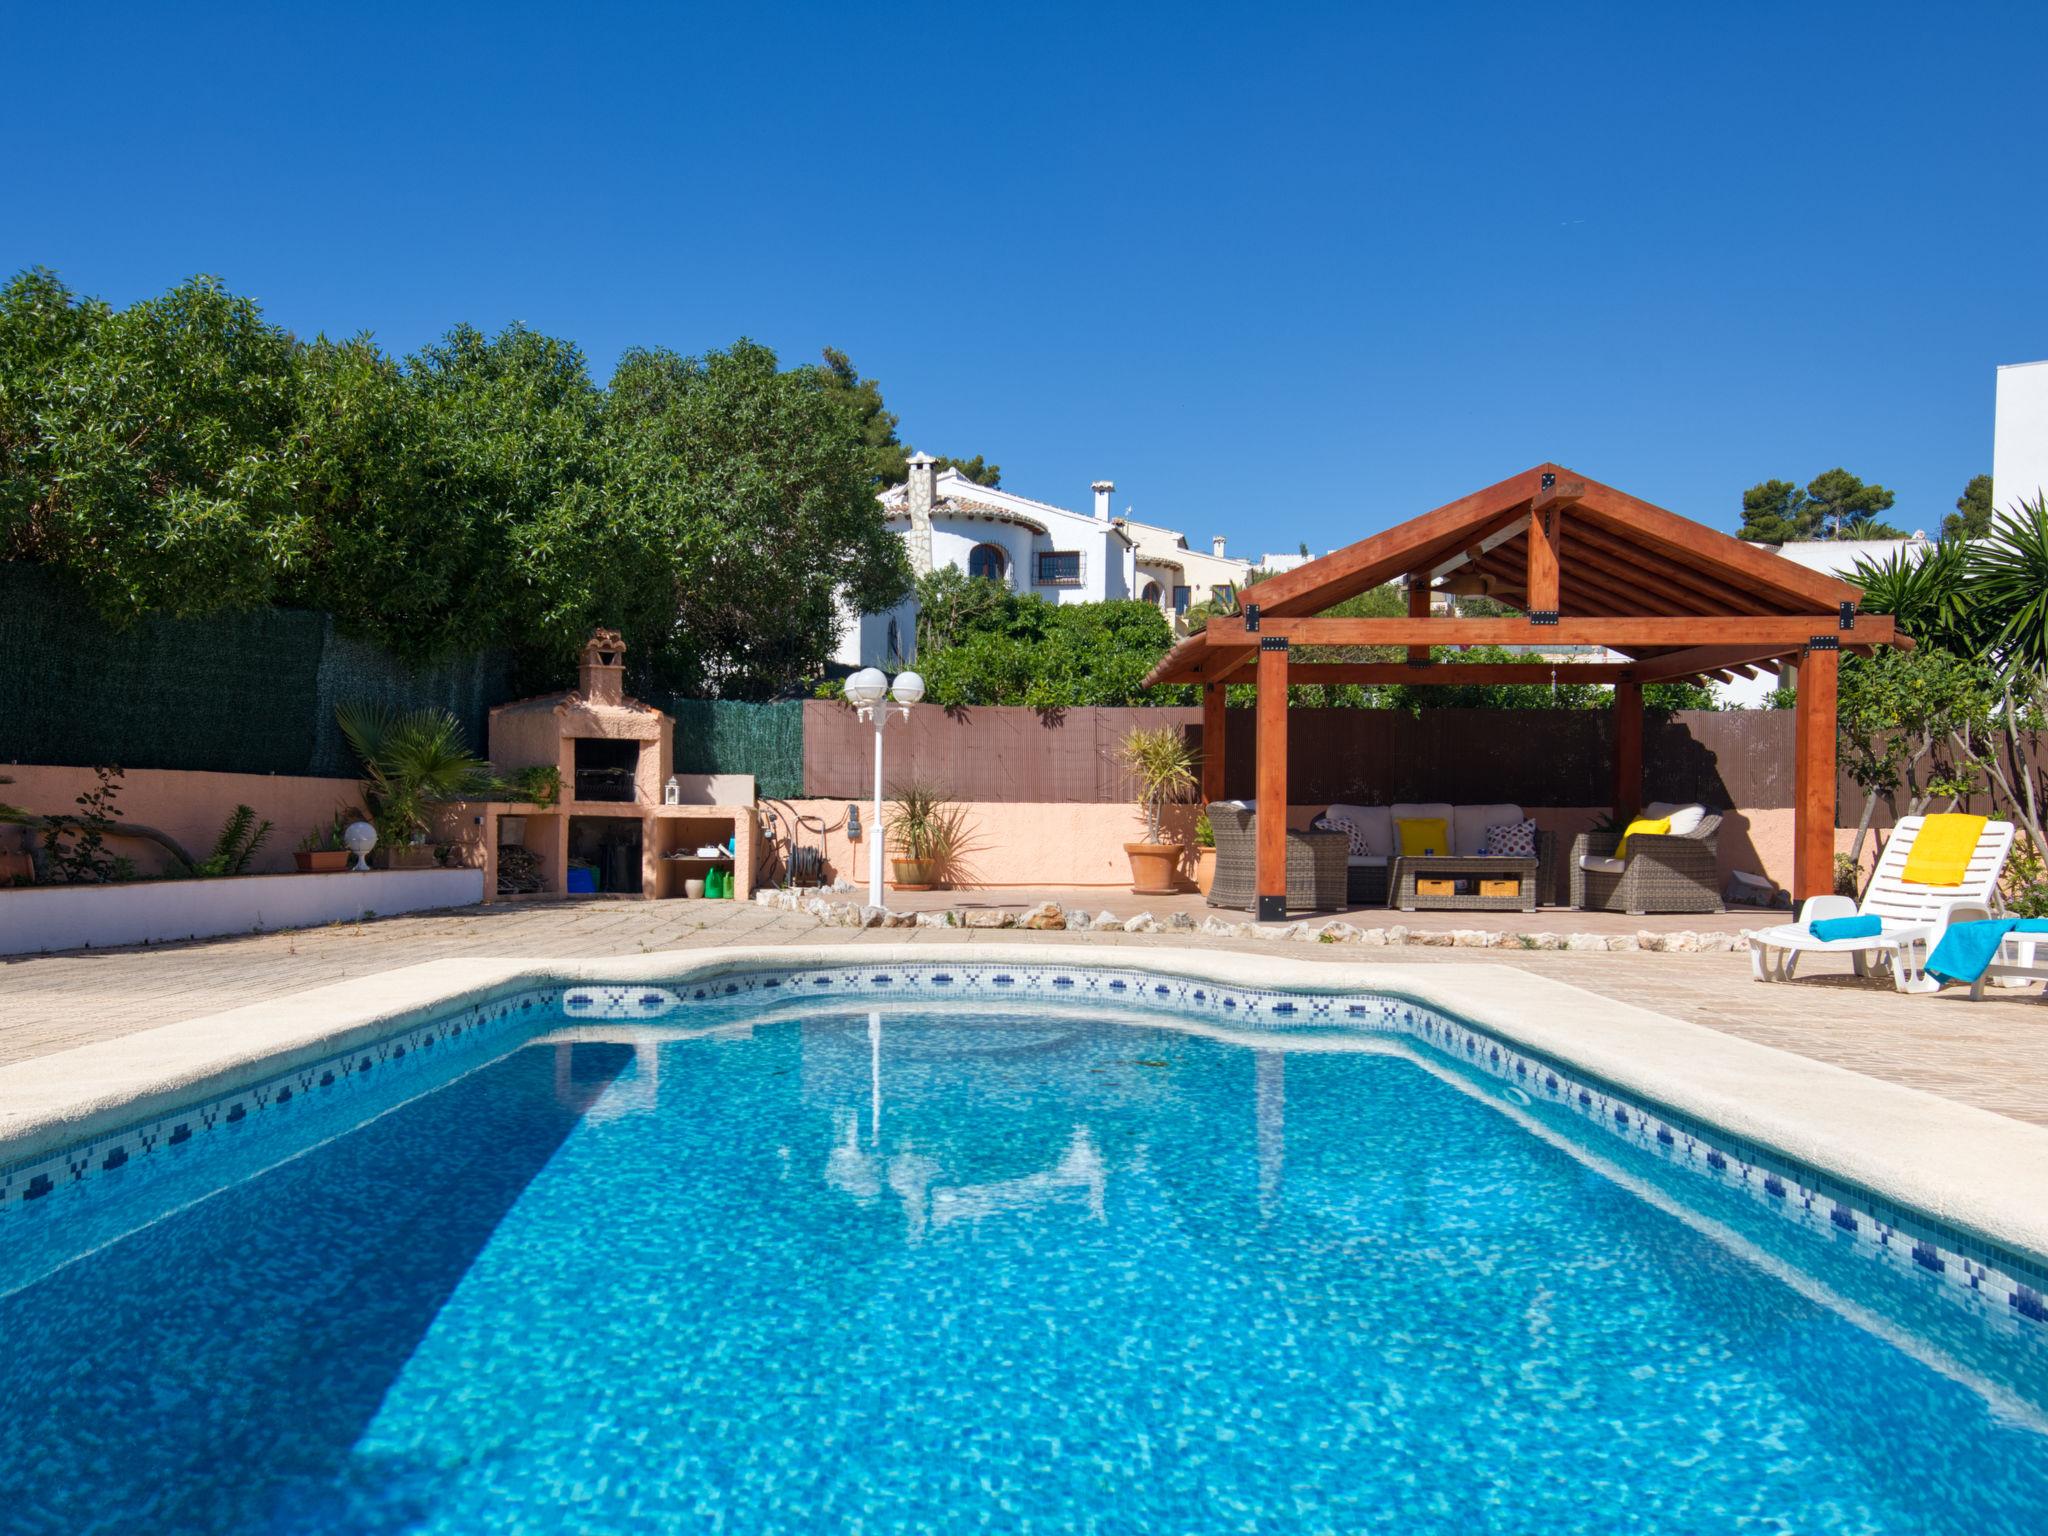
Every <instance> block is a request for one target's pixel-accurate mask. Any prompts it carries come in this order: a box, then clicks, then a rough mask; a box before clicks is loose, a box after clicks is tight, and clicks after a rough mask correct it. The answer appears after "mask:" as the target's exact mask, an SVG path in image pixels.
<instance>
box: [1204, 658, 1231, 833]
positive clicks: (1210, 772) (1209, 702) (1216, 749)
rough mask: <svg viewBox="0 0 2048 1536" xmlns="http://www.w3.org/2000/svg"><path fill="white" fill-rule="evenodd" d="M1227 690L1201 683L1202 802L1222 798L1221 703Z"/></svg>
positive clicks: (1226, 695) (1222, 704)
mask: <svg viewBox="0 0 2048 1536" xmlns="http://www.w3.org/2000/svg"><path fill="white" fill-rule="evenodd" d="M1228 693H1229V690H1228V689H1227V688H1225V687H1224V685H1223V684H1221V683H1204V684H1202V804H1204V805H1212V804H1214V803H1215V802H1216V801H1218V800H1221V799H1222V798H1223V729H1224V725H1223V722H1224V712H1223V706H1224V703H1225V701H1226V699H1227V697H1228Z"/></svg>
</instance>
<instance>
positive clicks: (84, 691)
mask: <svg viewBox="0 0 2048 1536" xmlns="http://www.w3.org/2000/svg"><path fill="white" fill-rule="evenodd" d="M521 681H522V679H520V678H519V676H518V674H517V672H516V670H515V668H514V666H513V663H512V659H511V657H510V656H509V655H508V654H507V653H504V652H495V651H493V652H486V653H484V654H482V655H478V656H470V657H464V658H460V659H457V660H454V661H448V662H443V663H440V664H438V665H435V666H431V667H424V668H407V667H404V666H401V665H400V664H399V663H398V662H397V661H396V660H395V659H393V658H392V657H391V656H390V655H388V654H386V653H385V652H383V651H381V650H379V649H378V648H377V647H375V646H370V645H364V644H363V643H362V642H360V641H357V640H351V639H349V638H348V637H347V636H345V635H342V634H339V633H337V632H336V630H335V627H334V620H333V618H332V617H331V616H330V615H328V614H324V613H312V612H306V611H302V610H296V609H286V608H270V609H262V610H259V611H256V612H253V613H238V614H225V615H218V616H216V617H213V618H205V619H146V620H143V621H142V622H140V623H138V624H135V625H132V626H130V627H127V628H115V627H114V626H112V625H109V624H107V623H106V622H105V621H104V620H102V619H100V618H99V617H98V616H97V615H95V614H94V613H93V611H92V610H91V608H90V607H88V606H87V604H86V602H85V600H84V599H83V597H81V596H80V595H79V593H78V591H77V589H76V587H74V586H73V585H72V584H71V583H70V582H69V581H68V580H66V579H65V578H64V577H62V576H61V575H59V574H58V573H56V572H54V571H50V570H47V569H45V568H44V567H41V566H36V565H23V564H16V563H8V562H0V763H6V762H13V763H57V764H66V765H69V764H78V765H89V764H93V763H119V764H120V765H121V766H122V767H123V768H184V769H192V770H202V771H210V772H216V773H288V774H305V775H310V776H312V777H316V778H338V779H349V778H354V777H355V776H356V775H357V772H358V771H359V770H358V768H357V765H356V762H355V759H354V758H353V757H352V756H350V754H349V750H348V746H347V744H346V743H345V742H344V741H343V740H342V739H341V732H340V730H339V729H338V728H337V727H336V725H335V723H334V706H335V705H336V704H337V703H339V702H340V701H342V700H343V699H381V700H384V701H386V702H388V703H390V704H392V705H394V706H396V707H398V708H402V709H411V708H418V707H422V706H426V705H438V706H440V707H442V708H444V709H447V710H449V711H451V712H452V713H453V714H454V715H455V717H456V718H457V719H458V720H460V721H461V722H462V726H463V730H464V731H465V733H466V734H467V735H468V737H469V741H470V745H471V746H472V747H473V748H474V749H475V750H476V751H478V752H483V751H484V750H485V749H486V745H487V743H488V740H489V724H490V721H489V715H490V711H491V708H492V706H493V705H497V704H502V703H505V702H506V701H507V700H509V699H513V698H517V697H519V696H520V695H521V694H522V693H526V692H540V691H544V688H543V687H541V686H535V685H533V683H532V680H530V679H528V680H525V681H526V682H527V684H528V686H526V687H521V686H520V683H521ZM648 702H649V703H653V704H658V705H660V706H661V707H662V708H664V709H666V710H668V711H670V712H671V713H672V714H674V716H675V717H676V735H675V740H676V770H677V771H678V772H680V773H751V774H753V775H754V779H755V783H756V785H757V788H758V792H759V793H760V794H763V795H769V796H776V797H781V798H787V797H790V796H794V795H800V794H802V793H803V773H804V743H803V728H804V727H803V718H804V717H803V705H802V704H801V703H796V702H792V703H782V704H741V703H732V702H728V701H725V700H712V699H677V698H662V697H652V698H649V699H648Z"/></svg>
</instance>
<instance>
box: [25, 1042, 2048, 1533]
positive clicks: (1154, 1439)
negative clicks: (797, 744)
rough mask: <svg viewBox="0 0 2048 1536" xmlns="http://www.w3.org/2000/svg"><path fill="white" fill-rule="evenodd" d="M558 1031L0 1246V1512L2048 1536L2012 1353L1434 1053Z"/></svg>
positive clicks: (297, 1520) (62, 1525) (2036, 1452)
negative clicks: (231, 1173) (214, 1173)
mask: <svg viewBox="0 0 2048 1536" xmlns="http://www.w3.org/2000/svg"><path fill="white" fill-rule="evenodd" d="M548 1022H551V1023H554V1024H559V1023H560V1022H561V1021H560V1020H559V1019H556V1020H553V1021H548ZM545 1028H546V1024H544V1025H543V1030H545ZM573 1033H574V1035H575V1038H560V1039H552V1040H551V1039H548V1038H546V1036H545V1034H544V1033H543V1035H542V1036H541V1038H539V1039H537V1040H536V1041H535V1043H530V1044H526V1045H523V1046H518V1047H517V1048H513V1049H510V1050H509V1051H508V1053H506V1054H504V1055H502V1056H501V1057H499V1058H498V1059H496V1060H493V1061H490V1062H488V1063H487V1064H484V1065H480V1066H476V1067H475V1068H474V1070H469V1071H467V1072H466V1073H464V1074H463V1075H459V1076H455V1077H453V1080H451V1081H448V1082H446V1083H445V1084H441V1085H438V1086H431V1085H430V1091H426V1092H424V1093H421V1094H419V1096H417V1097H414V1098H412V1099H410V1100H407V1101H399V1102H394V1103H392V1104H389V1105H383V1106H379V1112H378V1113H377V1114H375V1116H374V1117H373V1118H369V1119H368V1120H367V1121H366V1123H362V1124H360V1125H349V1126H341V1127H329V1128H328V1134H327V1135H326V1138H325V1139H319V1138H308V1139H307V1140H306V1142H305V1144H304V1145H301V1146H294V1147H292V1148H290V1149H289V1155H272V1154H274V1153H276V1151H277V1149H272V1151H271V1153H263V1152H261V1151H260V1150H259V1151H258V1152H252V1153H251V1154H250V1164H249V1168H248V1171H247V1172H246V1175H245V1176H238V1177H236V1178H234V1179H232V1180H230V1181H229V1182H227V1184H226V1187H224V1188H215V1187H214V1183H217V1182H218V1181H217V1180H215V1181H214V1183H208V1182H206V1181H204V1180H198V1181H197V1182H194V1180H197V1173H196V1172H195V1173H193V1174H189V1175H184V1176H182V1177H184V1178H185V1179H186V1182H185V1183H183V1184H181V1183H180V1182H179V1177H170V1178H166V1179H159V1180H158V1181H156V1183H155V1184H142V1185H140V1186H139V1187H137V1188H131V1189H130V1190H128V1191H125V1192H123V1193H122V1194H121V1195H119V1196H118V1199H119V1200H121V1201H126V1202H127V1205H126V1206H125V1207H122V1208H120V1209H115V1210H113V1211H112V1214H110V1215H108V1216H106V1217H105V1218H104V1221H105V1222H106V1223H108V1224H107V1225H105V1226H104V1230H95V1229H94V1226H93V1223H94V1221H95V1220H97V1219H101V1218H98V1217H96V1216H95V1213H94V1212H93V1211H92V1210H91V1209H89V1208H88V1207H87V1206H86V1205H85V1204H84V1203H82V1202H68V1203H67V1202H63V1201H51V1202H48V1205H49V1207H50V1209H49V1210H48V1211H47V1212H38V1213H36V1215H35V1216H34V1217H32V1218H29V1219H27V1220H25V1221H24V1220H17V1221H16V1223H15V1224H14V1229H13V1230H8V1229H6V1228H0V1244H5V1243H12V1244H13V1245H14V1250H15V1251H14V1253H13V1255H12V1258H11V1260H10V1258H9V1256H8V1255H7V1254H5V1253H0V1292H4V1294H0V1340H4V1341H5V1343H4V1353H0V1404H4V1407H5V1414H6V1416H5V1424H6V1430H7V1441H8V1443H7V1446H6V1453H5V1455H4V1456H0V1529H5V1530H6V1531H8V1532H45V1531H47V1532H66V1533H71V1532H81V1531H102V1530H104V1531H123V1532H145V1531H146V1532H207V1531H229V1530H233V1531H261V1532H329V1531H335V1532H339V1531H406V1532H493V1531H508V1532H509V1531H518V1532H553V1531H579V1532H614V1531H616V1532H640V1531H690V1532H697V1531H726V1532H783V1531H787V1532H816V1531H849V1532H862V1533H880V1532H894V1531H925V1530H929V1531H973V1530H990V1531H1087V1532H1100V1533H1115V1532H1163V1533H1179V1532H1190V1533H1191V1532H1322V1531H1379V1530H1403V1531H1415V1530H1426V1531H1459V1532H1485V1533H1503V1536H1514V1533H1523V1532H1530V1533H1533V1532H1559V1531H1577V1530H1599V1531H1604V1532H1659V1533H1665V1536H1674V1533H1686V1532H1702V1533H1704V1532H1729V1531H1783V1532H1801V1533H1837V1532H1840V1533H1848V1532H1856V1533H1866V1532H1910V1533H1916V1536H1940V1533H1946V1532H1970V1533H1973V1536H1993V1533H2004V1532H2013V1533H2019V1532H2029V1533H2038V1532H2040V1531H2043V1530H2048V1432H2044V1427H2048V1417H2044V1416H2043V1414H2042V1411H2041V1408H2040V1406H2039V1404H2040V1402H2041V1400H2042V1398H2043V1397H2044V1396H2048V1393H2044V1392H2043V1390H2042V1383H2041V1380H2040V1373H2039V1370H2038V1362H2039V1358H2040V1356H2039V1353H2038V1351H2037V1350H2036V1349H2035V1347H2034V1346H2033V1344H2032V1343H2031V1342H2030V1341H2026V1340H2020V1339H2015V1338H2012V1337H2004V1336H1999V1335H1995V1334H1990V1333H1987V1332H1986V1331H1985V1329H1984V1327H1983V1325H1982V1323H1981V1321H1980V1320H1979V1319H1977V1318H1976V1317H1974V1316H1969V1315H1966V1314H1965V1313H1963V1312H1962V1311H1961V1310H1960V1309H1958V1308H1957V1307H1955V1306H1954V1305H1953V1304H1952V1303H1939V1302H1932V1301H1929V1300H1928V1299H1927V1298H1926V1297H1925V1296H1923V1295H1920V1294H1918V1293H1914V1292H1912V1291H1911V1288H1910V1287H1901V1286H1900V1284H1899V1282H1898V1281H1897V1280H1896V1279H1894V1278H1892V1277H1890V1276H1888V1275H1885V1274H1878V1273H1876V1272H1874V1271H1873V1270H1872V1268H1871V1266H1870V1265H1868V1264H1867V1263H1858V1262H1855V1261H1853V1260H1852V1259H1850V1258H1849V1257H1847V1256H1845V1255H1844V1254H1838V1253H1835V1252H1834V1251H1832V1250H1830V1249H1828V1248H1827V1246H1826V1244H1825V1242H1824V1241H1823V1240H1820V1239H1815V1238H1813V1237H1811V1236H1810V1235H1808V1234H1805V1233H1796V1234H1784V1233H1780V1232H1778V1231H1776V1230H1775V1229H1774V1227H1773V1224H1772V1223H1771V1222H1770V1221H1769V1220H1768V1219H1767V1218H1764V1217H1761V1216H1758V1215H1756V1214H1755V1213H1754V1212H1753V1211H1750V1210H1748V1209H1747V1208H1746V1207H1745V1206H1744V1205H1743V1204H1742V1203H1741V1202H1735V1201H1724V1202H1721V1203H1719V1204H1717V1203H1716V1202H1717V1200H1718V1199H1719V1197H1718V1196H1715V1195H1713V1194H1711V1193H1706V1194H1699V1195H1698V1198H1697V1199H1696V1200H1695V1199H1691V1196H1692V1195H1693V1194H1694V1193H1695V1192H1692V1191H1689V1190H1688V1189H1687V1188H1686V1185H1685V1181H1684V1179H1683V1176H1682V1175H1680V1174H1678V1173H1675V1172H1673V1171H1670V1170H1667V1169H1662V1168H1661V1167H1652V1166H1638V1165H1637V1164H1636V1163H1634V1162H1631V1161H1629V1160H1628V1158H1627V1156H1626V1155H1625V1152H1624V1151H1617V1150H1616V1149H1615V1148H1614V1147H1612V1146H1598V1145H1595V1144H1594V1143H1593V1142H1590V1141H1586V1142H1583V1144H1582V1143H1581V1141H1579V1140H1575V1139H1574V1138H1575V1137H1582V1136H1583V1132H1582V1131H1576V1130H1574V1129H1573V1128H1572V1127H1570V1126H1565V1125H1558V1124H1552V1123H1550V1122H1548V1121H1546V1120H1545V1119H1543V1118H1542V1116H1541V1115H1540V1114H1532V1113H1531V1112H1529V1111H1528V1110H1526V1109H1524V1108H1520V1107H1518V1106H1517V1105H1516V1104H1514V1103H1512V1102H1509V1099H1508V1098H1506V1097H1504V1096H1503V1094H1502V1092H1501V1090H1500V1088H1499V1087H1498V1085H1489V1084H1487V1083H1484V1082H1482V1081H1480V1080H1478V1079H1476V1078H1471V1079H1468V1078H1466V1077H1465V1076H1463V1075H1462V1074H1461V1073H1460V1072H1459V1070H1458V1069H1457V1068H1456V1067H1455V1066H1453V1065H1452V1064H1451V1063H1449V1062H1448V1061H1447V1060H1441V1059H1437V1058H1435V1057H1434V1056H1433V1055H1432V1054H1431V1053H1430V1052H1428V1051H1427V1050H1425V1049H1423V1048H1421V1047H1417V1046H1413V1045H1409V1044H1405V1043H1401V1042H1396V1041H1393V1040H1390V1039H1386V1038H1380V1039H1366V1038H1359V1039H1355V1040H1351V1041H1346V1042H1340V1043H1344V1044H1348V1045H1351V1046H1355V1047H1356V1048H1354V1049H1329V1048H1328V1046H1329V1044H1330V1043H1331V1042H1330V1041H1329V1040H1328V1039H1327V1038H1322V1039H1313V1040H1311V1039H1285V1040H1280V1039H1276V1040H1273V1041H1270V1042H1267V1044H1268V1046H1269V1047H1270V1048H1252V1047H1250V1046H1248V1045H1247V1044H1245V1043H1242V1042H1240V1041H1237V1040H1231V1039H1221V1038H1213V1037H1211V1036H1208V1035H1204V1034H1200V1033H1191V1032H1186V1031H1183V1030H1181V1029H1178V1028H1175V1027H1173V1026H1172V1025H1171V1024H1170V1023H1161V1022H1157V1021H1154V1022H1149V1023H1148V1022H1143V1021H1137V1020H1133V1019H1129V1018H1112V1017H1108V1016H1105V1015H1101V1014H1088V1013H1084V1012H1078V1011H1077V1012H1073V1013H1060V1012H1038V1013H1027V1012H1007V1013H1005V1012H994V1011H987V1012H972V1011H964V1010H959V1009H954V1010H943V1011H942V1010H935V1009H924V1008H919V1007H917V1006H914V1005H907V1004H906V1005H899V1006H896V1007H892V1008H888V1009H884V1010H882V1011H879V1012H874V1013H870V1012H868V1011H865V1010H850V1011H831V1010H829V1009H824V1008H818V1009H814V1010H812V1011H808V1012H804V1013H801V1014H799V1015H795V1016H792V1015H790V1014H784V1015H783V1016H780V1017H769V1018H765V1019H764V1020H762V1021H759V1022H752V1023H747V1024H743V1025H740V1026H739V1027H733V1028H729V1029H726V1030H723V1031H713V1032H711V1033H708V1034H699V1035H695V1036H687V1037H680V1038H679V1037H677V1034H676V1032H673V1031H671V1032H668V1033H666V1034H664V1033H663V1032H661V1031H659V1030H652V1031H636V1030H629V1029H623V1028H622V1029H620V1030H619V1031H617V1032H616V1037H615V1038H605V1033H606V1032H605V1031H604V1029H602V1028H601V1027H600V1028H591V1027H584V1028H582V1029H579V1030H577V1031H575V1032H573ZM510 1043H511V1042H508V1045H509V1044H510ZM360 1113H361V1112H360V1111H357V1112H352V1113H351V1114H350V1116H349V1119H350V1120H351V1121H353V1120H355V1119H357V1118H360ZM1644 1162H1645V1164H1648V1163H1649V1162H1650V1160H1648V1159H1645V1160H1644ZM1695 1182H1696V1181H1695ZM104 1198H106V1199H109V1200H112V1199H115V1198H116V1197H114V1196H107V1197H104ZM1688 1201H1690V1203H1688ZM138 1202H139V1203H138ZM110 1209H111V1208H110ZM1776 1225H1778V1226H1782V1225H1783V1224H1782V1223H1778V1224H1776ZM81 1234H83V1236H81ZM67 1241H68V1246H67ZM10 1262H11V1263H12V1266H13V1267H12V1268H11V1269H10V1268H9V1263H10Z"/></svg>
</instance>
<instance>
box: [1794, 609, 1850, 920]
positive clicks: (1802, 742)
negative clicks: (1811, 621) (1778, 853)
mask: <svg viewBox="0 0 2048 1536" xmlns="http://www.w3.org/2000/svg"><path fill="white" fill-rule="evenodd" d="M1839 655H1840V650H1839V642H1838V641H1837V640H1836V638H1835V637H1834V636H1833V635H1817V636H1815V637H1814V639H1813V640H1811V641H1809V642H1808V643H1807V647H1806V650H1805V652H1804V653H1803V654H1802V655H1801V656H1800V659H1799V696H1798V701H1797V702H1796V703H1795V704H1794V706H1793V710H1792V716H1793V720H1792V738H1793V748H1792V899H1793V900H1794V901H1804V900H1806V898H1807V897H1809V896H1825V895H1827V894H1828V892H1830V891H1832V890H1833V889H1834V888H1835V683H1836V665H1835V663H1836V659H1837V658H1838V656H1839Z"/></svg>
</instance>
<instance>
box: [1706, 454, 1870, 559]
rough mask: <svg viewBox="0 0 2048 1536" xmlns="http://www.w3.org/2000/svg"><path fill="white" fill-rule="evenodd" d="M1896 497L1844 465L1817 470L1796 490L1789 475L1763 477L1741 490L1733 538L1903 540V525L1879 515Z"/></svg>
mask: <svg viewBox="0 0 2048 1536" xmlns="http://www.w3.org/2000/svg"><path fill="white" fill-rule="evenodd" d="M1895 499H1896V498H1895V497H1894V495H1893V493H1892V492H1890V491H1888V490H1886V489H1885V488H1884V487H1883V486H1881V485H1866V484H1864V482H1863V481H1861V480H1859V479H1858V478H1857V477H1856V476H1854V475H1852V474H1850V473H1849V472H1848V471H1847V470H1846V469H1831V470H1828V471H1827V472H1826V473H1825V474H1820V475H1816V476H1815V477H1814V478H1813V479H1812V480H1811V481H1809V482H1808V483H1807V486H1806V489H1805V490H1803V491H1802V490H1801V489H1800V488H1799V487H1798V486H1796V485H1794V484H1793V483H1792V482H1791V481H1789V480H1765V481H1762V482H1760V483H1759V484H1756V485H1753V486H1751V487H1750V488H1749V489H1748V490H1746V491H1744V492H1743V493H1742V527H1741V529H1740V531H1739V532H1738V534H1737V537H1738V538H1744V539H1748V540H1751V541H1752V542H1754V543H1759V544H1785V543H1789V542H1791V541H1792V540H1795V539H1902V538H1904V537H1905V534H1904V532H1903V531H1902V530H1900V529H1897V528H1894V527H1892V525H1891V524H1889V523H1886V522H1883V521H1882V520H1880V518H1879V516H1878V514H1879V513H1882V512H1888V511H1890V510H1891V505H1892V502H1893V501H1894V500H1895Z"/></svg>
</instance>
